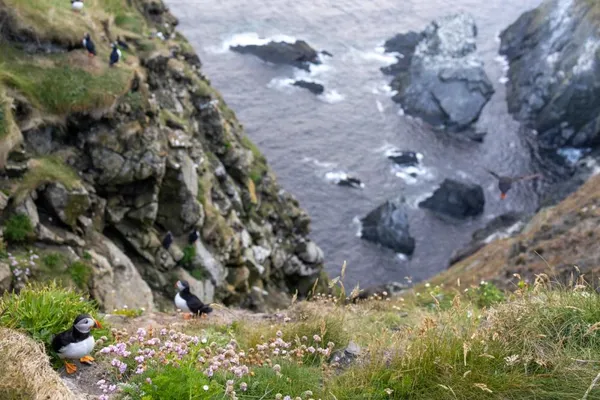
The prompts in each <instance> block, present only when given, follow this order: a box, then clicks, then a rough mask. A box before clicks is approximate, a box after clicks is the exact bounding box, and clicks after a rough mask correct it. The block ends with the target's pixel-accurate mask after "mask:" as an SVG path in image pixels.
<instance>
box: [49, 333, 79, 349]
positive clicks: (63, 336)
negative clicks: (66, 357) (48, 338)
mask: <svg viewBox="0 0 600 400" xmlns="http://www.w3.org/2000/svg"><path fill="white" fill-rule="evenodd" d="M73 342H75V337H74V336H73V329H72V328H71V329H69V330H68V331H64V332H61V333H59V334H58V335H56V336H54V339H52V349H53V350H54V351H55V352H57V353H58V352H59V351H60V349H62V348H63V347H65V346H66V345H68V344H70V343H73Z"/></svg>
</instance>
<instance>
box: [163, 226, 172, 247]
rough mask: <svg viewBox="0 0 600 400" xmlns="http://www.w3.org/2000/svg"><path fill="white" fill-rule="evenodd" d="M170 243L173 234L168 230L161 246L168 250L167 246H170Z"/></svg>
mask: <svg viewBox="0 0 600 400" xmlns="http://www.w3.org/2000/svg"><path fill="white" fill-rule="evenodd" d="M172 244H173V234H172V233H171V231H169V232H167V234H166V235H165V237H164V238H163V241H162V246H163V247H164V249H165V250H169V248H170V247H171V245H172Z"/></svg>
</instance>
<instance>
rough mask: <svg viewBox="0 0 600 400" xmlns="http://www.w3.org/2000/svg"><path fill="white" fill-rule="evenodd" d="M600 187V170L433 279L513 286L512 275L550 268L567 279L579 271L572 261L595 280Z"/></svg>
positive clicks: (435, 281)
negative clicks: (515, 230)
mask: <svg viewBox="0 0 600 400" xmlns="http://www.w3.org/2000/svg"><path fill="white" fill-rule="evenodd" d="M599 188H600V175H597V176H594V177H592V178H590V179H589V180H588V182H586V183H585V185H583V186H582V187H581V188H579V189H578V190H577V192H575V193H574V194H572V195H571V196H570V197H568V198H567V199H566V200H564V201H563V202H561V203H560V204H558V205H556V206H555V207H552V208H549V209H545V210H543V211H541V212H539V213H538V214H537V215H536V216H535V217H534V218H533V219H532V220H531V222H530V223H529V224H528V226H527V227H526V228H525V230H524V231H523V232H522V233H521V234H520V235H517V236H516V237H514V238H509V239H505V240H499V241H496V242H493V243H491V244H489V245H487V246H486V247H484V248H483V249H481V250H480V251H478V252H477V253H475V254H474V255H472V256H471V257H469V258H467V259H465V260H463V261H461V262H459V263H458V264H456V265H454V266H453V267H451V268H450V269H449V270H448V271H445V272H443V273H442V274H440V275H438V276H436V277H434V278H433V279H432V280H431V283H432V284H440V283H449V282H456V280H457V279H460V280H462V281H463V282H465V283H467V284H469V283H477V282H479V281H480V280H482V279H483V280H494V281H495V282H496V283H497V284H500V285H501V286H503V287H506V288H514V287H515V284H516V282H517V281H518V280H519V278H518V277H515V276H514V275H513V274H519V275H520V276H521V277H522V278H527V279H529V280H530V281H532V280H533V279H534V278H535V275H536V274H540V273H547V274H549V275H551V276H553V277H557V278H561V279H562V280H563V281H564V280H566V279H569V278H570V275H571V274H572V273H576V274H577V272H576V270H575V269H574V268H573V266H577V267H578V269H579V270H580V271H581V272H582V273H584V274H586V275H587V276H588V278H591V279H594V277H596V276H598V273H599V266H600V252H598V245H597V244H598V237H599V235H600V228H599V227H600V190H599Z"/></svg>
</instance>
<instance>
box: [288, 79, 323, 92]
mask: <svg viewBox="0 0 600 400" xmlns="http://www.w3.org/2000/svg"><path fill="white" fill-rule="evenodd" d="M294 86H298V87H301V88H304V89H307V90H309V91H310V92H311V93H313V94H316V95H319V94H323V92H324V91H325V87H324V86H323V85H321V84H320V83H317V82H311V81H302V80H300V81H296V82H294Z"/></svg>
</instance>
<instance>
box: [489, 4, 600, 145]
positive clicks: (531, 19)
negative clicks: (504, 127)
mask: <svg viewBox="0 0 600 400" xmlns="http://www.w3.org/2000/svg"><path fill="white" fill-rule="evenodd" d="M597 13H598V4H597V3H595V2H593V1H587V0H572V1H563V0H545V1H544V2H542V4H540V5H539V6H538V7H537V8H535V9H533V10H531V11H528V12H526V13H524V14H522V15H521V16H520V17H519V18H518V19H517V21H515V22H514V23H513V24H512V25H510V26H509V27H508V28H507V29H506V30H504V31H503V32H502V33H501V35H500V39H501V46H500V53H501V54H502V55H504V56H506V58H507V60H508V63H509V71H508V82H507V87H506V92H507V93H506V99H507V102H508V109H509V111H510V112H511V113H512V114H513V115H514V117H515V118H516V119H518V120H519V121H522V122H524V123H525V125H526V126H528V127H530V128H533V129H535V130H536V131H537V132H538V135H537V136H536V139H537V140H538V141H539V143H540V145H542V146H543V147H545V148H550V149H556V148H559V147H566V146H568V147H580V148H581V147H597V144H598V143H600V141H599V139H600V51H598V50H599V49H600V33H599V30H598V29H599V27H600V19H598V18H597V15H598V14H597Z"/></svg>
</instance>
